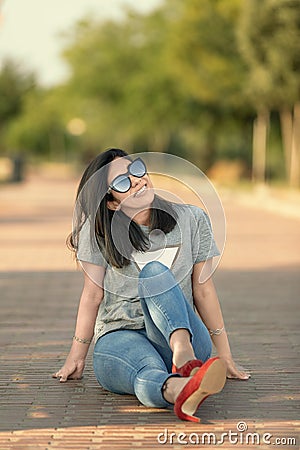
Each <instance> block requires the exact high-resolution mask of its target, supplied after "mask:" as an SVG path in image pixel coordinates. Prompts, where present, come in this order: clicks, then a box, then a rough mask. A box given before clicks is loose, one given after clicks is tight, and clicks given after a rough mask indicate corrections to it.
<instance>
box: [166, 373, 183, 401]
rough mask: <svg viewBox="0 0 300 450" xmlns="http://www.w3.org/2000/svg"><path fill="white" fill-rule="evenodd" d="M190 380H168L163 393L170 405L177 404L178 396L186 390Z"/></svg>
mask: <svg viewBox="0 0 300 450" xmlns="http://www.w3.org/2000/svg"><path fill="white" fill-rule="evenodd" d="M189 380H190V377H189V378H183V377H170V378H168V379H167V380H166V381H165V383H164V385H163V388H162V393H163V397H164V399H165V400H166V401H167V402H169V403H175V401H176V399H177V397H178V395H179V394H180V392H181V391H182V389H183V388H184V386H185V385H186V384H187V383H188V382H189Z"/></svg>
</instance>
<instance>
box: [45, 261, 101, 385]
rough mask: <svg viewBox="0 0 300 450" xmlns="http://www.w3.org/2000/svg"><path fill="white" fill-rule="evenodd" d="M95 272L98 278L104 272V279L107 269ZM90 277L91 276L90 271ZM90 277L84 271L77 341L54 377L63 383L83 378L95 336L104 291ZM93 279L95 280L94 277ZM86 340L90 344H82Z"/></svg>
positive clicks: (78, 314)
mask: <svg viewBox="0 0 300 450" xmlns="http://www.w3.org/2000/svg"><path fill="white" fill-rule="evenodd" d="M85 264H86V263H85ZM91 266H92V265H90V264H89V267H91ZM95 270H97V274H98V278H99V271H101V272H103V273H102V279H103V277H104V272H105V269H104V268H102V267H100V266H98V267H97V269H95ZM89 275H91V273H90V270H89ZM89 275H87V273H86V271H84V287H83V290H82V294H81V297H80V302H79V307H78V312H77V320H76V328H75V336H76V338H77V339H75V338H74V339H73V342H72V346H71V349H70V352H69V355H68V356H67V359H66V361H65V364H64V365H63V367H62V368H61V369H60V370H59V371H58V372H56V373H55V374H53V375H52V376H53V377H54V378H59V379H60V381H61V382H65V381H67V379H68V378H69V379H78V378H81V376H82V373H83V370H84V366H85V358H86V355H87V353H88V350H89V346H90V341H91V340H92V337H93V334H94V326H95V322H96V317H97V314H98V309H99V306H100V303H101V301H102V299H103V289H102V287H101V285H102V283H101V285H99V284H100V283H99V284H98V283H95V282H94V281H92V279H91V278H90V276H89ZM93 279H94V280H95V278H94V277H93ZM85 340H87V341H88V342H89V343H83V342H82V341H85Z"/></svg>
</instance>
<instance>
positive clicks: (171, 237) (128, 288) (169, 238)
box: [77, 204, 220, 342]
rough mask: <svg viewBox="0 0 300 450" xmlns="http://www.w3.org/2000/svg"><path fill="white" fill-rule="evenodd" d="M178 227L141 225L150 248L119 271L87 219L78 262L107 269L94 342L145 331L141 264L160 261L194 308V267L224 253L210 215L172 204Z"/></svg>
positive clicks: (83, 228) (78, 253)
mask: <svg viewBox="0 0 300 450" xmlns="http://www.w3.org/2000/svg"><path fill="white" fill-rule="evenodd" d="M173 207H174V210H175V211H176V212H177V215H178V219H177V224H176V225H175V227H174V228H173V230H172V231H170V232H169V233H167V234H164V233H163V232H162V231H161V230H153V231H152V232H150V234H149V228H148V227H146V226H143V225H142V226H141V228H142V229H143V231H144V233H145V234H146V235H147V236H149V239H150V243H151V246H150V249H149V250H148V251H147V252H145V253H142V252H134V253H133V254H132V260H131V261H130V264H129V265H128V266H124V267H122V268H116V267H113V266H111V265H109V264H108V263H107V262H106V260H105V259H104V256H103V254H102V253H101V251H100V249H98V247H97V248H93V246H91V243H90V224H89V221H88V220H86V222H85V224H84V225H83V227H82V229H81V231H80V234H79V241H78V251H77V259H78V260H79V261H82V262H84V261H86V262H89V263H92V264H95V265H96V266H102V267H105V269H106V271H105V276H104V282H103V289H104V297H103V300H102V302H101V304H100V307H99V311H98V316H97V320H96V324H95V333H94V339H95V342H96V341H97V339H98V338H99V337H100V336H102V335H104V334H105V333H108V332H110V331H113V330H118V329H124V328H125V329H141V328H143V327H144V318H143V311H142V307H141V304H140V299H139V296H138V277H139V273H140V271H141V269H142V268H143V266H144V265H145V264H146V263H147V262H150V261H153V260H156V261H160V262H162V263H163V264H165V265H166V266H168V267H169V268H170V269H171V271H172V272H173V274H174V276H175V279H176V281H177V282H178V284H179V286H180V287H181V289H182V291H183V293H184V295H185V297H186V299H187V301H188V302H189V303H190V305H191V306H193V296H192V279H191V275H192V271H193V265H194V264H196V263H198V262H200V261H206V260H207V259H208V258H212V257H214V256H218V255H220V252H219V250H218V248H217V246H216V243H215V241H214V238H213V233H212V228H211V224H210V220H209V217H208V215H207V214H206V213H205V212H204V211H203V210H202V209H201V208H199V207H197V206H193V205H183V204H173Z"/></svg>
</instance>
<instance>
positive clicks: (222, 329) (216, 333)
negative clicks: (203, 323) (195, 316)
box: [208, 327, 225, 336]
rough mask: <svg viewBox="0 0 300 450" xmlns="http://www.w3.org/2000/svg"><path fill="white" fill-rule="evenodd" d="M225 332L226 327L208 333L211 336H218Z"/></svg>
mask: <svg viewBox="0 0 300 450" xmlns="http://www.w3.org/2000/svg"><path fill="white" fill-rule="evenodd" d="M224 330H225V327H222V328H217V329H216V330H208V331H209V334H210V335H211V336H218V335H219V334H221V333H223V331H224Z"/></svg>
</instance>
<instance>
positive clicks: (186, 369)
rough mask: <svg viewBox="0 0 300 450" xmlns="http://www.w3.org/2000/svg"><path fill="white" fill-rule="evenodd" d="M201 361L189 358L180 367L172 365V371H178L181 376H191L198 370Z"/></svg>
mask: <svg viewBox="0 0 300 450" xmlns="http://www.w3.org/2000/svg"><path fill="white" fill-rule="evenodd" d="M202 364H203V362H202V361H201V360H200V359H191V360H190V361H188V362H186V363H185V364H184V365H183V366H181V367H176V366H175V364H173V366H172V373H179V374H180V375H182V376H183V377H192V376H193V375H195V373H196V372H197V371H198V370H199V367H201V366H202Z"/></svg>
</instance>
